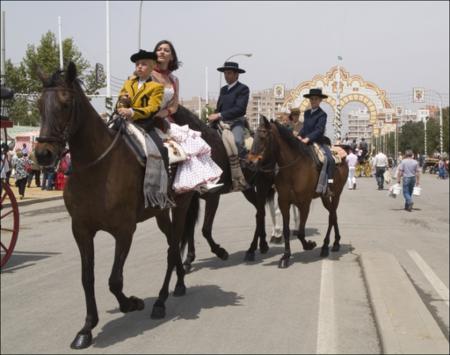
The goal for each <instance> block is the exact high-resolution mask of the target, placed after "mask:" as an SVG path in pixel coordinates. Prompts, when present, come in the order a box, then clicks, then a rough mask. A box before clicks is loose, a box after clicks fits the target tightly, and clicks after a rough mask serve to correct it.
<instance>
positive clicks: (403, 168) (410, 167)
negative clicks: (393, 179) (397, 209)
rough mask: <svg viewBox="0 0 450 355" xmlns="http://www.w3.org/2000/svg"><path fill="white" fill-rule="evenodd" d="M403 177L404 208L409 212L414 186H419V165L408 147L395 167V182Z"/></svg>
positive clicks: (411, 205)
mask: <svg viewBox="0 0 450 355" xmlns="http://www.w3.org/2000/svg"><path fill="white" fill-rule="evenodd" d="M402 177H403V186H402V187H403V197H404V198H405V210H406V211H409V212H411V211H412V207H413V204H414V203H413V198H412V196H413V191H414V186H419V180H420V167H419V162H418V161H417V160H415V159H414V158H413V152H412V150H410V149H407V150H406V151H405V157H404V158H403V159H402V162H401V163H400V165H399V166H398V168H397V182H398V183H400V182H401V179H402Z"/></svg>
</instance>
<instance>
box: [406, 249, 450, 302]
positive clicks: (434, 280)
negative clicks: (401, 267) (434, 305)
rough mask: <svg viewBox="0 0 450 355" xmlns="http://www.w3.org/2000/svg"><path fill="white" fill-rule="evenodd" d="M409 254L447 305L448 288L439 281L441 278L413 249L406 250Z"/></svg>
mask: <svg viewBox="0 0 450 355" xmlns="http://www.w3.org/2000/svg"><path fill="white" fill-rule="evenodd" d="M408 254H409V256H410V257H411V258H412V259H413V260H414V262H415V263H416V265H417V266H418V267H419V269H420V271H422V273H423V274H424V276H425V277H426V278H427V280H428V282H429V283H430V284H431V286H433V288H434V289H435V290H436V292H437V293H438V295H439V296H440V297H441V298H442V300H443V301H444V302H445V303H446V304H447V307H448V306H449V296H448V288H447V287H446V286H445V284H444V283H443V282H442V281H441V279H440V278H439V277H438V276H437V275H436V274H435V273H434V271H433V270H432V269H431V267H429V266H428V264H427V263H426V262H425V260H423V259H422V257H421V256H420V255H419V254H418V253H417V252H416V251H415V250H408Z"/></svg>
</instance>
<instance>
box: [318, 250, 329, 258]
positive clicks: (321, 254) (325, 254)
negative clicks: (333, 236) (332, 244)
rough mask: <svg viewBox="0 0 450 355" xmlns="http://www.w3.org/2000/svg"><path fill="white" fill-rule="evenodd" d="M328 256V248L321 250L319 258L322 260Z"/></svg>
mask: <svg viewBox="0 0 450 355" xmlns="http://www.w3.org/2000/svg"><path fill="white" fill-rule="evenodd" d="M328 254H329V251H328V248H322V250H321V251H320V256H321V257H322V258H326V257H327V256H328Z"/></svg>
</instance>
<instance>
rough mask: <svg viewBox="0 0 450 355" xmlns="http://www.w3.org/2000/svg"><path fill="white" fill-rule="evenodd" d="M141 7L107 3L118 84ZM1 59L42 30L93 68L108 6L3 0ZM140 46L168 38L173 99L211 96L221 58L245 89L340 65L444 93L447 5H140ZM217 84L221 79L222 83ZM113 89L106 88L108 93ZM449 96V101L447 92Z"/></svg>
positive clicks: (101, 58) (134, 42)
mask: <svg viewBox="0 0 450 355" xmlns="http://www.w3.org/2000/svg"><path fill="white" fill-rule="evenodd" d="M139 5H140V2H139V1H127V2H123V1H111V2H110V22H111V74H112V75H113V77H114V78H115V81H114V82H115V83H116V85H119V84H117V83H118V82H119V81H118V79H125V78H126V77H127V76H128V75H129V74H130V73H131V72H132V71H133V66H132V63H131V62H130V61H129V58H130V55H131V54H132V53H134V52H136V50H137V49H138V46H139V43H138V29H139V26H138V23H139V21H138V19H139ZM2 11H4V12H5V14H6V21H5V24H6V41H5V44H6V58H10V59H11V60H12V61H13V62H14V63H19V62H20V61H21V60H22V58H23V56H24V55H25V51H26V48H27V45H28V44H38V43H39V41H40V38H41V36H42V35H43V34H44V33H45V32H47V31H48V30H50V31H52V32H54V33H55V34H56V35H57V34H58V16H61V17H62V35H63V37H64V38H66V37H72V38H73V39H74V41H75V44H76V46H77V47H78V49H79V50H80V51H81V52H82V54H83V56H84V57H85V58H86V59H87V60H88V61H89V62H90V63H91V64H95V63H96V62H99V63H102V64H106V2H105V1H89V2H87V1H86V2H82V1H76V2H70V1H49V2H45V1H30V2H26V1H2ZM141 38H142V40H141V42H142V44H141V47H142V48H144V49H147V50H151V49H153V47H154V45H155V44H156V42H158V41H159V40H161V39H169V40H171V41H172V42H173V43H174V45H175V47H176V50H177V53H178V56H179V59H180V60H181V61H182V62H183V66H182V67H181V68H180V69H179V70H178V71H177V72H176V73H175V74H176V75H177V76H178V77H179V79H180V82H181V88H180V90H181V97H182V98H185V99H189V98H191V97H193V96H198V95H201V96H203V97H204V96H205V90H206V89H205V87H206V78H205V71H206V69H205V68H208V88H209V92H210V96H216V95H217V92H218V88H219V73H218V72H217V71H216V68H217V67H218V66H221V65H222V64H223V62H224V61H225V59H226V58H228V57H230V56H231V55H233V54H237V53H251V54H252V57H250V58H247V57H243V56H237V57H235V58H234V60H236V61H238V62H239V63H240V66H241V67H243V68H245V69H246V70H247V73H246V74H243V75H242V76H241V78H240V79H241V81H243V82H244V83H246V84H248V85H249V87H250V89H251V90H252V91H257V90H262V89H268V88H272V87H273V85H274V84H277V83H284V84H285V85H286V86H287V87H288V88H293V87H295V86H297V85H298V84H299V83H301V82H302V81H305V80H310V79H312V77H313V76H314V75H316V74H325V73H326V72H327V71H328V70H329V69H330V68H331V67H332V66H333V65H335V64H336V63H337V56H338V55H340V56H342V57H343V61H342V63H341V64H342V66H343V67H344V68H345V69H346V70H348V71H349V72H350V73H351V74H359V75H361V76H362V77H363V78H364V79H365V80H367V81H371V82H373V83H375V84H376V85H378V86H379V87H381V88H382V89H385V90H386V91H388V92H390V93H401V92H410V91H411V90H412V88H413V87H424V88H428V89H433V90H436V91H438V92H441V93H448V92H449V2H447V1H443V2H432V1H424V2H420V1H411V2H408V1H401V2H391V1H389V2H387V1H386V2H366V1H364V2H354V1H351V2H338V1H337V2H334V1H333V2H306V1H305V2H303V1H301V2H293V1H288V2H281V1H277V2H275V1H273V2H272V1H265V2H258V1H251V2H244V1H236V2H231V1H229V2H228V1H226V2H215V1H214V2H203V1H201V2H197V1H192V2H190V1H176V2H175V1H174V2H170V1H164V2H162V1H148V2H144V3H143V5H142V37H141ZM222 83H223V80H222ZM113 91H114V89H113ZM447 97H448V96H447Z"/></svg>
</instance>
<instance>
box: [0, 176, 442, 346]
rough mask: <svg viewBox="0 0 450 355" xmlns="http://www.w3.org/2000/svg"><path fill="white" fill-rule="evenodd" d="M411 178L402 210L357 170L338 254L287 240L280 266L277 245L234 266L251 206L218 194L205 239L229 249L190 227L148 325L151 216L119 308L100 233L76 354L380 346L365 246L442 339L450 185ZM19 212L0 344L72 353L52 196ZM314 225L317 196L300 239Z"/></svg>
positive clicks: (71, 249) (74, 298) (109, 252)
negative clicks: (184, 272) (92, 310)
mask: <svg viewBox="0 0 450 355" xmlns="http://www.w3.org/2000/svg"><path fill="white" fill-rule="evenodd" d="M422 180H423V183H422V187H423V189H422V190H423V194H422V196H420V197H418V198H416V203H415V206H414V208H415V209H414V211H413V212H411V213H410V212H407V211H404V210H403V200H402V198H397V199H392V198H389V197H388V196H387V191H386V190H385V191H378V190H377V189H376V183H375V181H374V179H371V178H361V179H359V180H358V189H357V190H355V191H345V192H344V193H343V196H342V199H341V206H340V209H339V212H338V216H339V221H340V230H341V234H342V240H341V243H342V249H341V251H340V252H338V253H333V254H331V255H330V257H329V258H328V259H326V260H322V259H321V258H320V257H319V252H320V250H319V248H316V249H315V250H313V251H303V250H302V249H301V245H300V243H299V242H298V241H297V240H292V243H291V247H292V251H293V257H292V264H291V266H290V267H289V268H288V269H285V270H280V269H278V268H277V263H278V260H279V257H280V256H281V253H282V250H283V248H282V247H281V246H278V245H276V246H271V249H270V251H269V252H268V254H266V255H260V254H257V260H256V261H255V262H253V263H244V262H243V261H242V260H243V257H244V252H245V250H246V249H247V248H248V245H249V243H250V239H251V236H252V232H253V228H254V225H253V221H254V211H253V210H252V208H251V207H250V205H248V204H247V203H246V202H245V200H244V198H243V197H242V196H241V195H240V194H229V195H227V196H224V197H223V199H222V201H221V205H220V207H219V211H218V216H217V218H216V224H215V228H214V236H215V239H216V241H218V242H219V243H220V244H221V245H222V246H223V247H225V248H226V249H227V251H228V252H229V253H230V258H229V259H228V260H227V261H221V260H219V259H217V258H216V257H215V256H213V255H212V254H211V253H210V251H209V249H208V247H207V244H206V242H205V241H204V240H203V239H202V237H201V236H200V233H199V231H198V230H197V240H196V247H197V260H196V262H195V263H194V268H193V272H192V273H191V274H190V275H188V276H187V278H186V284H187V286H188V290H187V294H186V296H184V297H182V298H174V297H170V298H169V300H168V301H167V304H166V305H167V316H166V318H165V319H164V320H160V321H156V320H152V319H150V317H149V315H150V311H151V306H152V304H153V302H154V301H155V299H156V297H157V294H158V292H159V289H160V286H161V283H162V279H163V272H164V269H165V260H166V249H167V246H166V244H165V240H164V239H163V237H162V235H161V233H160V232H159V231H157V229H156V224H155V222H154V221H146V222H144V223H142V224H140V225H139V227H138V230H137V232H136V234H135V238H134V241H133V245H132V248H131V251H130V255H129V257H128V260H127V263H126V266H125V272H124V280H125V287H124V289H125V292H126V293H127V294H128V295H136V296H139V297H142V298H143V299H144V301H145V305H146V308H145V310H144V311H141V312H134V313H130V314H126V315H123V314H121V313H120V312H119V310H118V306H117V303H116V301H115V298H114V297H113V296H112V294H111V293H110V292H109V290H108V286H107V282H108V277H109V272H110V270H111V266H112V260H113V248H114V244H113V239H112V238H111V237H110V236H109V235H107V234H106V233H99V234H98V235H97V237H96V241H95V242H96V243H95V246H96V269H95V272H96V274H95V276H96V297H97V304H98V309H99V317H100V322H99V324H98V326H97V327H96V328H95V329H94V332H93V335H94V337H95V339H94V341H95V343H94V344H93V345H92V346H91V347H90V348H89V349H87V350H83V351H78V353H134V354H136V353H368V354H370V353H371V354H378V353H380V352H381V351H382V347H381V346H382V345H381V344H382V342H381V341H380V338H379V331H378V330H377V325H376V323H375V318H374V313H373V309H372V308H371V306H370V301H369V296H370V295H369V294H368V292H367V288H366V285H365V279H364V277H363V270H362V268H361V262H360V261H361V259H360V255H361V254H362V253H365V252H372V251H383V252H387V253H390V254H392V255H393V256H394V257H395V259H396V260H398V262H399V263H400V265H401V267H402V268H403V270H404V271H405V272H406V274H407V276H408V278H409V279H410V281H411V282H412V284H413V285H414V287H415V290H416V291H417V294H418V295H420V297H421V300H422V302H423V303H424V304H425V305H426V307H427V309H428V310H429V311H430V313H431V314H432V316H433V319H434V321H435V322H436V323H437V324H438V326H439V327H440V329H441V331H442V333H444V334H445V336H446V338H447V340H448V331H449V322H448V319H449V311H448V310H449V308H448V287H449V242H448V237H449V184H448V180H447V181H439V180H437V179H436V178H435V176H429V175H426V176H424V177H423V179H422ZM202 207H203V206H202ZM21 218H22V225H21V230H20V236H19V241H18V244H17V246H16V249H15V252H14V254H13V256H12V258H11V259H10V261H9V263H8V265H7V267H6V268H4V270H3V271H2V274H1V324H2V331H1V353H29V354H31V353H55V354H56V353H58V354H62V353H74V352H76V351H73V350H71V349H70V348H69V344H70V342H71V341H72V339H73V337H74V336H75V334H76V332H77V331H78V330H79V329H80V328H81V326H82V324H83V320H84V317H85V302H84V294H83V291H82V287H81V280H80V260H79V253H78V249H77V247H76V244H75V242H74V240H73V237H72V235H71V232H70V219H69V217H68V215H67V212H66V211H65V208H64V206H63V204H62V201H51V202H46V203H39V204H34V205H29V206H22V207H21ZM267 226H268V227H269V223H268V221H267ZM326 227H327V215H326V214H325V210H324V209H323V208H322V206H321V204H320V201H315V202H314V204H313V207H312V210H311V213H310V217H309V220H308V223H307V234H308V238H310V239H312V240H314V241H316V242H317V244H318V245H319V246H320V245H321V242H322V239H323V236H324V233H325V231H326ZM422 262H423V263H422ZM423 265H425V267H424V266H423ZM427 267H428V268H429V269H427ZM430 270H431V273H432V274H430ZM430 275H432V276H430ZM436 279H437V280H438V281H439V280H440V282H441V283H442V285H441V286H443V287H444V288H443V289H444V291H445V288H446V292H447V294H446V297H445V294H444V297H443V296H442V293H441V294H440V293H439V288H438V289H436V282H438V281H436ZM172 287H173V283H172ZM445 298H446V299H445ZM411 311H412V312H414V310H411ZM378 326H379V325H378Z"/></svg>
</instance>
